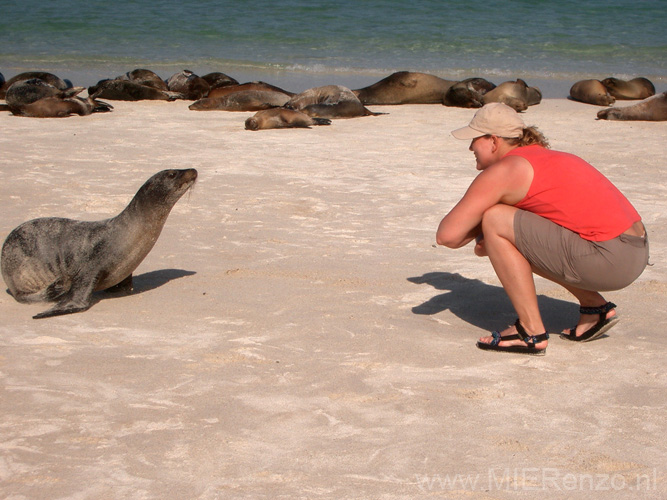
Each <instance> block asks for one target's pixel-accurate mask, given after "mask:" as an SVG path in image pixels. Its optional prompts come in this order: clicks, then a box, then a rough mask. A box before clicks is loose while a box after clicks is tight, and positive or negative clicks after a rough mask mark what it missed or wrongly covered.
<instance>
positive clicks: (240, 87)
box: [208, 82, 296, 97]
mask: <svg viewBox="0 0 667 500" xmlns="http://www.w3.org/2000/svg"><path fill="white" fill-rule="evenodd" d="M245 90H264V91H269V92H280V93H282V94H285V95H287V96H289V97H292V96H293V95H296V94H295V93H294V92H290V91H288V90H285V89H281V88H280V87H276V86H275V85H271V84H270V83H266V82H246V83H237V84H232V85H225V86H223V87H218V88H215V89H211V91H210V92H209V93H208V97H223V96H226V95H228V94H231V93H232V92H239V91H245Z"/></svg>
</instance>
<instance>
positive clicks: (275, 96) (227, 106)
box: [188, 90, 290, 111]
mask: <svg viewBox="0 0 667 500" xmlns="http://www.w3.org/2000/svg"><path fill="white" fill-rule="evenodd" d="M289 100H290V96H288V95H286V94H283V93H282V92H274V91H272V90H241V91H238V92H232V93H230V94H227V95H224V96H222V97H204V98H203V99H199V100H198V101H195V102H193V103H192V104H190V106H188V108H189V109H192V110H194V111H259V110H262V109H270V108H276V107H280V106H284V105H285V103H287V101H289Z"/></svg>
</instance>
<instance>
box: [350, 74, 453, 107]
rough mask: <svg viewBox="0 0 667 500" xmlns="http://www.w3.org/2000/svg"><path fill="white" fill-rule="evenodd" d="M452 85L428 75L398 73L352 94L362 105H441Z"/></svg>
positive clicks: (451, 82)
mask: <svg viewBox="0 0 667 500" xmlns="http://www.w3.org/2000/svg"><path fill="white" fill-rule="evenodd" d="M454 83H456V82H454V81H451V80H445V79H443V78H440V77H437V76H435V75H430V74H428V73H414V72H411V71H398V72H396V73H392V74H391V75H389V76H388V77H386V78H383V79H382V80H380V81H379V82H376V83H374V84H372V85H369V86H368V87H364V88H361V89H357V90H353V91H352V92H354V94H355V95H356V96H357V97H358V98H359V100H360V101H361V102H362V104H442V102H443V99H444V96H445V93H446V92H447V90H449V88H450V87H451V86H452V85H454Z"/></svg>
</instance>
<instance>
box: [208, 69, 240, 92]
mask: <svg viewBox="0 0 667 500" xmlns="http://www.w3.org/2000/svg"><path fill="white" fill-rule="evenodd" d="M202 78H203V79H204V80H206V83H208V85H209V87H211V90H213V89H217V88H218V87H226V86H227V85H238V84H239V82H238V81H236V80H235V79H234V78H232V77H231V76H227V75H225V74H224V73H220V72H219V71H214V72H212V73H207V74H206V75H204V76H202Z"/></svg>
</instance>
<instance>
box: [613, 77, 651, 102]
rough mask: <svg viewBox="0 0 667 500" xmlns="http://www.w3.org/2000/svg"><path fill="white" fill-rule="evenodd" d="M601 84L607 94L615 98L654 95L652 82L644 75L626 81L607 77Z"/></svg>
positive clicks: (635, 97) (636, 97)
mask: <svg viewBox="0 0 667 500" xmlns="http://www.w3.org/2000/svg"><path fill="white" fill-rule="evenodd" d="M602 85H604V86H605V88H606V89H607V92H609V95H610V96H612V97H614V98H615V99H621V100H632V99H646V98H647V97H651V96H652V95H655V87H654V86H653V83H651V81H650V80H648V79H647V78H644V77H638V78H633V79H632V80H628V81H625V80H621V79H619V78H613V77H609V78H605V79H604V80H602Z"/></svg>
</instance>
